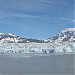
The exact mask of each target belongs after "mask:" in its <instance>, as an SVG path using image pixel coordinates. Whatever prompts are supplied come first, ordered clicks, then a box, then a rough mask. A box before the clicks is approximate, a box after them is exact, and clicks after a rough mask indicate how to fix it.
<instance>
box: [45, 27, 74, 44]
mask: <svg viewBox="0 0 75 75" xmlns="http://www.w3.org/2000/svg"><path fill="white" fill-rule="evenodd" d="M44 41H45V42H53V43H58V42H59V43H62V42H75V28H67V29H65V30H63V31H61V33H59V34H57V35H56V36H54V37H52V38H48V39H45V40H44Z"/></svg>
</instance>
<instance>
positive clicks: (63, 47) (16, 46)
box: [0, 43, 75, 54]
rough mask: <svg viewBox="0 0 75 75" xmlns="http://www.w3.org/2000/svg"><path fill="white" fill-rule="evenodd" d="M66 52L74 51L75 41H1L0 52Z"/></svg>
mask: <svg viewBox="0 0 75 75" xmlns="http://www.w3.org/2000/svg"><path fill="white" fill-rule="evenodd" d="M64 52H65V53H66V52H75V43H68V44H61V43H58V44H51V43H2V44H0V54H5V53H7V54H9V53H64Z"/></svg>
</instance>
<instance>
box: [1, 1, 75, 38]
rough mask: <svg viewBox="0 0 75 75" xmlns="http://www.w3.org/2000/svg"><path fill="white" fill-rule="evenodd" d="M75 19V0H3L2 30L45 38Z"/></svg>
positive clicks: (66, 26)
mask: <svg viewBox="0 0 75 75" xmlns="http://www.w3.org/2000/svg"><path fill="white" fill-rule="evenodd" d="M74 22H75V20H74V0H0V32H1V33H13V34H16V35H19V36H23V37H25V38H36V39H45V38H49V37H52V36H54V35H56V34H57V33H59V32H60V31H61V30H63V29H65V28H73V27H74Z"/></svg>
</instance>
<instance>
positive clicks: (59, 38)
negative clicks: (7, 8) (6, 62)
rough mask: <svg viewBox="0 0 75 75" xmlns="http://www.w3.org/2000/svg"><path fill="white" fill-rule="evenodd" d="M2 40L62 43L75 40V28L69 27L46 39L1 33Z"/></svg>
mask: <svg viewBox="0 0 75 75" xmlns="http://www.w3.org/2000/svg"><path fill="white" fill-rule="evenodd" d="M0 42H1V43H30V42H35V43H48V42H51V43H62V42H75V28H67V29H65V30H63V31H61V33H59V34H57V35H56V36H54V37H52V38H48V39H45V40H37V39H31V38H30V39H29V38H23V37H20V36H17V35H14V34H11V33H8V34H4V33H0Z"/></svg>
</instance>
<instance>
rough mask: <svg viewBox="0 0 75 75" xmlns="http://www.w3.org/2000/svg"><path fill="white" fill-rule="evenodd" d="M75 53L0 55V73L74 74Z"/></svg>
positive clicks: (2, 74)
mask: <svg viewBox="0 0 75 75" xmlns="http://www.w3.org/2000/svg"><path fill="white" fill-rule="evenodd" d="M74 57H75V54H61V55H53V54H52V55H49V54H47V55H45V54H44V55H42V54H40V55H39V54H37V55H34V54H31V55H30V54H27V55H0V75H74V74H75V73H74V67H75V62H74Z"/></svg>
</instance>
